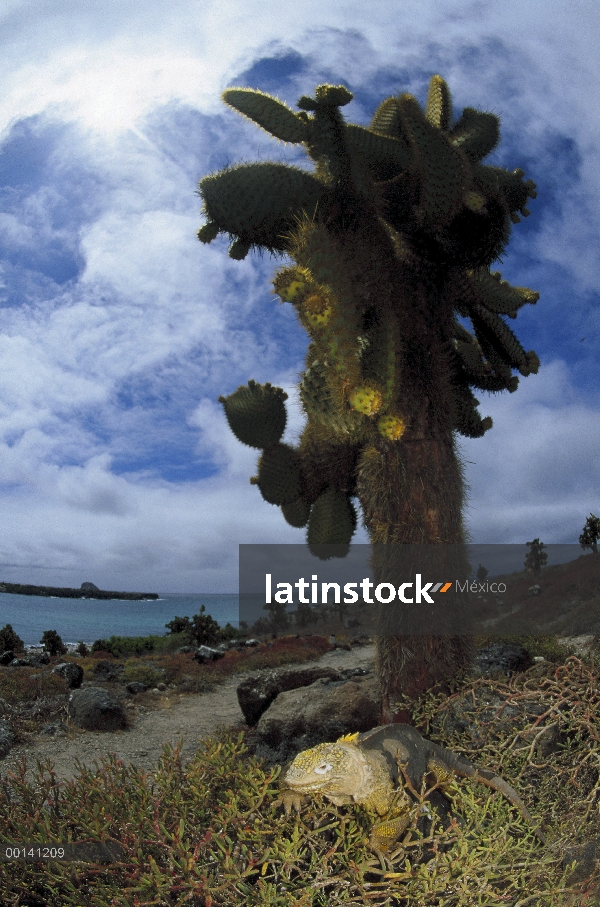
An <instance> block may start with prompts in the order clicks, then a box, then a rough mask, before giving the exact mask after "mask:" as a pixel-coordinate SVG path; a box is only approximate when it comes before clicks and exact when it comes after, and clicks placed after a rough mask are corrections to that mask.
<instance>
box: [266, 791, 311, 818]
mask: <svg viewBox="0 0 600 907" xmlns="http://www.w3.org/2000/svg"><path fill="white" fill-rule="evenodd" d="M304 799H305V795H304V794H299V793H298V792H297V791H295V790H291V789H290V788H289V787H283V788H281V789H280V791H279V796H278V797H277V799H276V800H274V801H273V807H276V806H283V808H284V809H285V814H286V816H289V815H290V813H291V811H292V809H294V810H295V811H296V812H297V813H299V812H301V810H302V801H303V800H304Z"/></svg>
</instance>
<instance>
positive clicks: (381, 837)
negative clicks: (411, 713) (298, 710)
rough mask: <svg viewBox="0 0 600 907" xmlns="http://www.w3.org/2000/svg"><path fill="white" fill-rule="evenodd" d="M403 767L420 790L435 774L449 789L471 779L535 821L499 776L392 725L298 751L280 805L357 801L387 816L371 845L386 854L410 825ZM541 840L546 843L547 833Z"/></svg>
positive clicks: (377, 826) (412, 731) (297, 807)
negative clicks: (315, 799)
mask: <svg viewBox="0 0 600 907" xmlns="http://www.w3.org/2000/svg"><path fill="white" fill-rule="evenodd" d="M401 766H402V767H403V768H404V770H405V771H406V774H407V776H408V778H409V780H410V782H411V784H412V786H413V788H415V790H419V789H420V786H421V781H422V779H423V776H424V775H426V774H427V773H428V772H432V773H433V775H434V776H435V779H436V781H437V782H438V783H439V784H440V786H441V787H442V790H443V789H444V786H447V784H448V783H449V782H450V781H451V780H452V777H453V776H454V775H459V776H462V777H465V778H472V779H473V780H474V781H480V782H481V783H482V784H486V785H487V786H488V787H491V788H493V789H494V790H497V791H499V792H500V793H502V794H503V795H504V796H505V797H506V798H507V799H508V800H509V801H510V802H511V803H512V804H513V805H514V806H516V807H518V809H519V811H520V813H521V815H522V816H523V817H524V818H525V819H526V820H527V821H528V822H530V823H532V824H534V823H533V819H532V817H531V815H530V813H529V811H528V810H527V807H526V806H525V804H524V803H523V801H522V800H521V798H520V797H519V795H518V794H517V792H516V791H515V790H514V789H513V788H512V787H511V786H510V785H509V784H507V783H506V781H504V780H503V779H502V778H499V777H498V775H494V773H493V772H490V771H487V770H486V769H482V768H478V767H477V766H475V765H473V763H471V762H469V761H468V759H465V758H464V757H463V756H457V755H456V754H455V753H452V752H450V750H447V749H445V748H444V747H442V746H439V745H438V744H437V743H433V742H432V741H431V740H426V739H425V738H424V737H422V736H421V734H419V732H418V731H417V730H415V728H413V727H411V726H410V725H408V724H389V725H385V726H383V727H376V728H373V730H371V731H367V732H365V733H363V734H359V733H355V734H347V735H345V736H344V737H340V738H339V740H337V741H336V742H335V743H321V744H319V745H318V746H315V747H313V748H312V749H309V750H305V751H304V752H302V753H299V754H298V755H297V756H296V758H295V759H294V761H293V762H292V764H291V765H290V767H289V768H288V770H287V772H286V773H285V775H284V777H283V784H282V789H281V791H280V796H279V798H278V800H277V801H276V802H275V805H281V804H283V806H284V807H285V811H286V813H287V814H288V815H289V813H290V811H291V808H292V807H293V808H294V809H295V810H296V811H297V812H300V809H301V806H302V800H303V798H304V795H306V794H320V795H322V796H324V797H326V798H327V799H328V800H330V801H331V802H332V803H334V804H335V805H336V806H343V805H344V804H348V803H358V804H359V805H361V806H364V807H365V808H366V809H367V810H369V811H370V812H372V813H376V814H377V815H378V816H380V817H385V819H384V820H383V821H382V822H379V823H376V824H375V825H374V826H373V828H372V831H371V844H373V846H375V847H377V848H378V849H380V850H384V851H385V850H387V849H389V847H390V846H391V845H392V844H393V843H394V842H395V841H396V840H397V839H398V837H399V836H400V835H401V834H402V832H403V831H404V829H405V828H406V826H407V825H408V823H409V821H410V811H411V809H412V807H413V806H414V804H413V801H412V800H411V799H410V797H409V796H408V793H407V792H406V790H405V789H404V779H403V777H402V774H401V770H400V767H401ZM535 832H536V834H537V836H538V838H539V839H540V840H541V841H542V842H543V843H545V838H544V835H543V834H542V832H541V831H540V830H539V829H538V828H536V829H535Z"/></svg>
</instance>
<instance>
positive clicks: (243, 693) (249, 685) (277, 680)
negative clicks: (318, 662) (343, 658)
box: [237, 667, 340, 727]
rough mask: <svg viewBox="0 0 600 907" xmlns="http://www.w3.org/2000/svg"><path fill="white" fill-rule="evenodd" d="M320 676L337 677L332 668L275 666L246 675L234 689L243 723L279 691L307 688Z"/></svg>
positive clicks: (254, 720)
mask: <svg viewBox="0 0 600 907" xmlns="http://www.w3.org/2000/svg"><path fill="white" fill-rule="evenodd" d="M321 677H329V678H331V679H338V680H339V678H340V672H339V671H336V669H335V668H326V667H323V668H318V667H315V668H304V669H303V670H299V671H294V670H290V669H283V668H278V669H276V670H269V671H260V672H258V673H256V674H249V675H248V677H246V678H245V679H244V680H243V681H242V682H241V683H240V685H239V686H238V688H237V698H238V702H239V704H240V708H241V710H242V713H243V715H244V718H245V719H246V723H247V724H248V725H249V726H250V727H252V726H253V725H255V724H256V723H257V722H258V720H259V718H260V716H261V715H262V714H263V712H266V710H267V709H268V708H269V706H270V705H271V703H272V702H273V701H274V700H275V699H276V698H277V696H278V695H279V694H280V693H283V692H285V691H287V690H297V689H298V687H307V686H310V684H311V683H314V682H315V681H316V680H319V679H320V678H321Z"/></svg>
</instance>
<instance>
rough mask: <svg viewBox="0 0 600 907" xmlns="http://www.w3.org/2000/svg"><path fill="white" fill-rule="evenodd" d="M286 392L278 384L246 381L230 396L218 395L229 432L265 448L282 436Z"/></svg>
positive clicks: (250, 445)
mask: <svg viewBox="0 0 600 907" xmlns="http://www.w3.org/2000/svg"><path fill="white" fill-rule="evenodd" d="M284 400H287V394H286V393H285V391H284V390H282V389H281V388H280V387H272V386H271V385H270V384H268V383H267V384H257V383H256V381H249V382H248V384H247V385H242V386H241V387H238V389H237V390H236V391H235V393H233V394H230V395H229V397H219V403H222V404H223V406H224V408H225V415H226V417H227V421H228V423H229V427H230V428H231V430H232V432H233V433H234V435H235V436H236V438H237V439H238V441H241V442H242V444H247V445H248V446H249V447H259V448H265V447H270V446H271V445H272V444H276V443H277V442H278V441H280V440H281V436H282V435H283V432H284V431H285V423H286V420H287V414H286V411H285V404H284Z"/></svg>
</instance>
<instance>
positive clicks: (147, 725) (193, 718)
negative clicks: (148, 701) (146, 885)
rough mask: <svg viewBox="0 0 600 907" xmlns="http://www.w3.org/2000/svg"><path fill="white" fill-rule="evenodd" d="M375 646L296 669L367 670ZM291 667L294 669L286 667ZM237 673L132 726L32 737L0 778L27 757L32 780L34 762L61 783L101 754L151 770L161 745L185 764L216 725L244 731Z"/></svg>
mask: <svg viewBox="0 0 600 907" xmlns="http://www.w3.org/2000/svg"><path fill="white" fill-rule="evenodd" d="M374 661H375V646H374V645H373V644H371V645H368V646H361V647H355V648H353V649H352V650H351V651H346V650H344V649H335V650H334V651H332V652H328V653H327V654H325V655H323V656H321V658H319V659H317V660H316V661H311V662H307V663H305V664H301V665H297V666H296V667H298V668H306V667H311V666H314V665H319V666H327V667H333V668H355V667H369V666H371V665H374ZM289 667H294V665H289ZM242 676H243V675H240V674H237V675H235V677H231V678H230V679H229V680H226V681H225V682H224V683H222V684H220V685H219V686H218V687H217V688H215V689H214V690H213V691H211V692H210V693H199V694H191V695H189V694H188V695H177V696H172V695H171V696H168V695H165V696H162V697H161V700H160V703H159V704H158V705H159V707H158V708H157V709H156V710H148V711H144V712H141V711H140V712H138V711H137V710H135V712H134V713H133V720H132V726H131V727H130V728H129V729H128V730H125V731H111V732H101V731H84V730H80V729H77V730H76V731H75V732H74V736H70V737H53V738H52V739H48V738H44V737H38V738H37V739H36V741H35V742H34V743H33V744H26V745H21V746H16V747H14V748H13V749H12V750H11V751H10V752H9V754H8V756H7V757H6V759H4V760H2V761H0V775H2V776H4V775H6V772H7V771H11V770H13V769H14V767H15V764H16V763H20V761H21V758H22V756H23V755H25V756H26V757H27V776H26V777H27V778H28V780H30V781H31V780H32V773H33V771H35V762H36V758H37V759H40V760H42V761H44V760H46V759H51V760H52V762H53V763H54V771H55V772H56V775H57V777H58V778H59V779H61V780H68V779H70V778H73V777H74V776H75V775H76V774H77V770H76V767H75V765H74V762H75V759H78V760H79V761H80V762H81V763H83V764H84V765H86V766H88V767H90V768H91V767H93V764H94V760H96V761H97V762H100V759H101V758H102V756H104V755H106V754H107V753H116V755H117V757H118V758H119V759H122V760H123V761H124V762H129V763H133V764H134V765H136V766H137V767H138V768H142V769H145V770H149V769H151V768H152V767H153V766H154V765H155V764H156V762H157V760H158V759H159V758H160V756H161V754H162V750H163V747H164V746H165V744H167V743H170V744H171V745H173V746H175V744H176V743H177V741H178V740H180V739H181V740H182V741H183V744H182V747H181V756H182V761H183V763H184V765H185V764H187V763H188V762H189V761H190V760H191V759H192V758H193V756H194V754H195V752H196V751H197V749H198V747H199V741H200V740H203V739H205V738H206V737H209V736H210V735H211V734H213V733H214V732H215V731H217V730H218V729H219V728H220V727H223V726H225V727H234V726H236V725H238V724H239V725H240V729H241V728H243V727H246V722H245V720H244V716H243V714H242V711H241V709H240V706H239V703H238V699H237V693H236V691H237V688H238V686H239V684H240V682H241V680H242Z"/></svg>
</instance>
